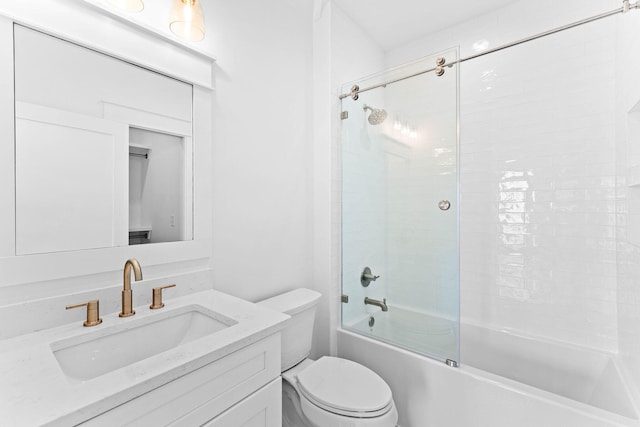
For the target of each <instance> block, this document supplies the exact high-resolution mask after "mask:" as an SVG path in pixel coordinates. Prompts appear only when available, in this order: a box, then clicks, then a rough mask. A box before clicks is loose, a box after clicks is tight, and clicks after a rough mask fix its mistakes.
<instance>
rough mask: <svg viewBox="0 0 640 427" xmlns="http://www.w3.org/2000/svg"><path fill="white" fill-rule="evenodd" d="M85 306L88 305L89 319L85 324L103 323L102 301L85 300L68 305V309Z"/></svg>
mask: <svg viewBox="0 0 640 427" xmlns="http://www.w3.org/2000/svg"><path fill="white" fill-rule="evenodd" d="M84 306H87V320H85V321H84V323H83V325H84V326H96V325H99V324H100V323H102V319H101V318H100V302H99V301H98V300H97V299H94V300H91V301H87V302H83V303H82V304H74V305H68V306H67V310H69V309H70V308H78V307H84Z"/></svg>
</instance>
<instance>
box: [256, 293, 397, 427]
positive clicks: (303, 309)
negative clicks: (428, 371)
mask: <svg viewBox="0 0 640 427" xmlns="http://www.w3.org/2000/svg"><path fill="white" fill-rule="evenodd" d="M320 296H321V295H320V294H319V293H318V292H315V291H312V290H310V289H296V290H294V291H291V292H287V293H284V294H282V295H278V296H275V297H273V298H269V299H267V300H264V301H261V302H259V303H258V304H260V305H262V306H265V307H268V308H270V309H273V310H277V311H280V312H282V313H286V314H288V315H290V316H291V318H290V319H289V320H288V321H287V324H286V325H285V328H284V329H283V331H282V379H283V383H282V402H283V410H282V414H283V415H282V417H283V422H282V425H283V427H394V426H395V425H396V422H397V421H398V411H397V409H396V406H395V403H394V402H393V397H392V394H391V389H390V388H389V386H388V385H387V383H386V382H385V381H384V380H383V379H382V378H381V377H380V376H379V375H377V374H376V373H375V372H373V371H372V370H370V369H369V368H367V367H365V366H363V365H361V364H359V363H356V362H353V361H351V360H347V359H342V358H339V357H328V356H324V357H321V358H319V359H318V360H315V361H314V360H311V359H308V358H307V356H308V355H309V351H310V350H311V336H312V333H313V322H314V318H315V310H316V306H317V304H318V301H319V299H320Z"/></svg>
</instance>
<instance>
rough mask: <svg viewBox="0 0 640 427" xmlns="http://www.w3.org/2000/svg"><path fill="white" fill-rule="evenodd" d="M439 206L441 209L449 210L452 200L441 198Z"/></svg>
mask: <svg viewBox="0 0 640 427" xmlns="http://www.w3.org/2000/svg"><path fill="white" fill-rule="evenodd" d="M438 207H439V208H440V210H441V211H448V210H449V208H450V207H451V202H449V201H448V200H440V202H438Z"/></svg>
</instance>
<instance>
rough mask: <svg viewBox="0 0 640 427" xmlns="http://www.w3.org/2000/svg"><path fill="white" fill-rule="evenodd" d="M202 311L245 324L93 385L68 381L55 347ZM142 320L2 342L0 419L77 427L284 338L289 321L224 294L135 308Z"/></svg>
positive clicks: (77, 326) (112, 320) (107, 321)
mask: <svg viewBox="0 0 640 427" xmlns="http://www.w3.org/2000/svg"><path fill="white" fill-rule="evenodd" d="M194 304H195V305H201V306H203V307H205V308H207V309H210V310H213V311H216V312H218V313H221V314H223V315H225V316H227V317H229V318H231V319H233V320H235V321H237V322H238V323H236V324H234V325H232V326H229V327H228V328H226V329H223V330H221V331H218V332H216V333H215V334H213V335H210V336H208V337H203V338H200V339H197V340H195V341H192V342H189V343H186V344H183V345H180V346H179V347H176V348H173V349H171V350H167V351H165V352H163V353H160V354H157V355H154V356H152V357H149V358H147V359H144V360H141V361H139V362H136V363H132V364H131V365H128V366H126V367H123V368H121V369H117V370H115V371H112V372H109V373H107V374H104V375H101V376H98V377H96V378H93V379H90V380H87V381H77V380H71V379H70V378H68V377H67V376H66V375H65V374H64V373H63V372H62V370H61V368H60V366H59V365H58V362H57V360H56V358H55V356H54V354H53V351H52V349H51V343H53V342H57V341H60V340H63V339H67V338H73V337H78V336H81V335H84V334H91V333H95V331H97V330H99V329H98V328H109V327H113V326H117V325H119V326H120V327H122V325H126V324H127V322H130V323H131V324H132V325H135V323H136V320H138V321H139V319H141V318H150V317H151V316H154V314H157V313H160V312H163V311H164V310H171V309H175V308H179V307H184V306H188V305H194ZM134 308H135V310H136V315H135V316H132V317H128V318H120V317H118V314H117V313H113V314H109V315H106V316H102V319H103V322H102V324H101V325H98V326H94V327H83V326H82V322H74V323H73V324H67V325H64V326H60V327H56V328H52V329H46V330H42V331H39V332H35V333H31V334H27V335H22V336H19V337H15V338H12V339H8V340H4V341H0V414H2V424H3V425H10V426H23V425H24V426H36V425H51V426H57V425H60V426H70V425H75V424H78V423H80V422H83V421H86V420H87V419H89V418H92V417H94V416H96V415H98V414H101V413H103V412H105V411H107V410H109V409H111V408H113V407H115V406H117V405H120V404H122V403H124V402H127V401H129V400H131V399H133V398H135V397H137V396H140V395H141V394H143V393H146V392H148V391H150V390H152V389H154V388H157V387H159V386H161V385H163V384H166V383H168V382H169V381H172V380H174V379H176V378H178V377H181V376H183V375H185V374H187V373H189V372H191V371H193V370H195V369H198V368H200V367H202V366H204V365H206V364H208V363H211V362H213V361H215V360H217V359H220V358H222V357H224V356H227V355H229V354H231V353H233V352H234V351H237V350H238V349H240V348H242V347H245V346H247V345H250V344H252V343H254V342H257V341H259V340H260V339H262V338H265V337H267V336H269V335H272V334H274V333H276V332H277V331H279V330H280V329H281V328H282V327H283V326H284V321H285V320H286V319H288V316H286V315H284V314H281V313H277V312H275V311H271V310H268V309H265V308H263V307H260V306H258V305H255V304H253V303H250V302H247V301H244V300H241V299H239V298H235V297H232V296H230V295H226V294H223V293H220V292H217V291H205V292H198V293H194V294H191V295H187V296H183V297H180V298H175V299H167V300H165V308H163V309H160V310H150V309H149V308H148V306H144V307H134Z"/></svg>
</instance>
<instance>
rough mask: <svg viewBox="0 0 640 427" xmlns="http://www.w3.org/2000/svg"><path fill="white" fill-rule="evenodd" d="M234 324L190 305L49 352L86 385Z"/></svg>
mask: <svg viewBox="0 0 640 427" xmlns="http://www.w3.org/2000/svg"><path fill="white" fill-rule="evenodd" d="M236 323H237V322H236V321H235V320H233V319H230V318H228V317H226V316H223V315H221V314H219V313H216V312H214V311H211V310H208V309H206V308H204V307H202V306H199V305H190V306H185V307H180V308H178V309H174V310H167V311H164V312H162V313H157V314H156V313H154V314H151V315H149V316H147V317H145V318H141V319H135V320H133V321H128V322H127V323H126V324H121V325H117V326H112V327H108V328H104V329H97V330H96V331H95V332H94V331H92V332H91V333H89V334H82V335H80V336H77V337H73V338H68V339H65V340H61V341H57V342H54V343H52V344H51V349H52V351H53V354H54V356H55V358H56V360H57V361H58V364H59V365H60V368H62V371H63V372H64V373H65V374H66V375H67V377H69V378H70V379H71V380H72V381H73V380H76V381H86V380H90V379H92V378H95V377H98V376H100V375H103V374H106V373H108V372H111V371H114V370H116V369H120V368H123V367H125V366H128V365H130V364H132V363H135V362H138V361H140V360H143V359H146V358H148V357H152V356H154V355H156V354H160V353H162V352H164V351H167V350H170V349H172V348H176V347H178V346H180V345H182V344H185V343H188V342H191V341H194V340H197V339H199V338H203V337H205V336H208V335H211V334H214V333H216V332H218V331H221V330H223V329H226V328H228V327H229V326H232V325H234V324H236ZM97 328H100V327H99V326H98V327H97Z"/></svg>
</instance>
